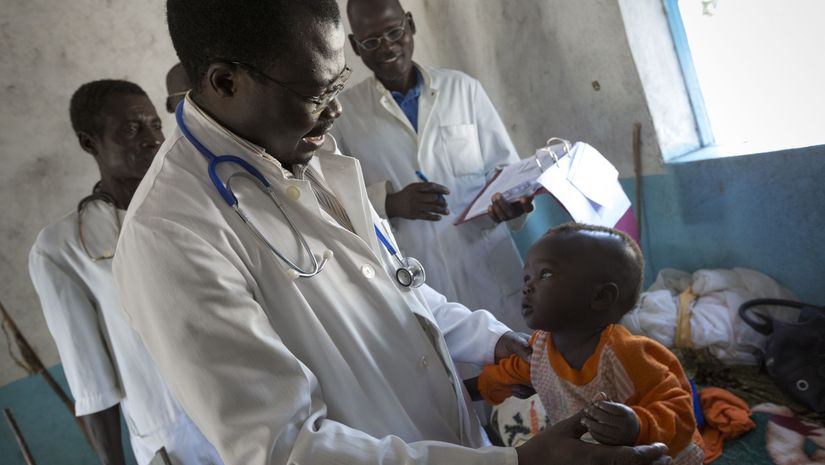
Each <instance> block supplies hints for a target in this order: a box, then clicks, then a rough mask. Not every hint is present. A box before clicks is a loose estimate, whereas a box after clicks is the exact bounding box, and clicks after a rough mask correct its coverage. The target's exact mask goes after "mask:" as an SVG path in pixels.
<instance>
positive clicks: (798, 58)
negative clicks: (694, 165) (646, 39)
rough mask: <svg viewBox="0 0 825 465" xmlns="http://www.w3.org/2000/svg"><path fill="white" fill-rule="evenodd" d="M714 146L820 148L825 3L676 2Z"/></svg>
mask: <svg viewBox="0 0 825 465" xmlns="http://www.w3.org/2000/svg"><path fill="white" fill-rule="evenodd" d="M678 3H679V11H680V13H681V16H682V21H683V23H684V26H685V31H686V34H687V40H688V45H689V47H690V54H691V56H692V58H693V64H694V67H695V70H696V75H697V77H698V80H699V86H700V88H701V93H702V97H703V99H704V103H705V108H706V110H707V115H708V119H709V120H710V125H711V128H712V131H713V137H714V139H715V143H716V144H718V145H728V144H730V145H738V144H747V145H767V146H774V147H802V146H807V145H819V144H823V143H825V0H678Z"/></svg>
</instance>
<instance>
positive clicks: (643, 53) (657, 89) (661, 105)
mask: <svg viewBox="0 0 825 465" xmlns="http://www.w3.org/2000/svg"><path fill="white" fill-rule="evenodd" d="M619 5H620V7H621V12H622V18H623V19H624V23H625V31H626V33H627V38H628V43H629V45H630V49H631V50H632V51H633V58H634V61H635V63H636V69H637V70H638V73H639V77H640V79H641V82H642V85H643V86H644V90H645V98H646V101H647V107H648V109H649V111H650V114H651V117H652V119H653V125H654V126H655V127H656V134H657V137H658V141H659V147H660V149H661V151H662V156H663V158H664V159H672V158H673V157H674V156H678V155H682V154H684V153H685V152H687V151H689V150H693V149H696V148H698V147H699V134H698V132H697V128H696V122H695V120H694V118H693V109H692V107H691V106H690V101H689V99H688V94H687V88H686V87H685V82H684V78H683V77H682V70H681V68H680V67H679V61H678V59H677V56H676V48H675V46H674V45H673V39H672V37H671V35H670V28H669V26H668V23H667V20H666V13H665V7H664V2H663V1H662V0H619Z"/></svg>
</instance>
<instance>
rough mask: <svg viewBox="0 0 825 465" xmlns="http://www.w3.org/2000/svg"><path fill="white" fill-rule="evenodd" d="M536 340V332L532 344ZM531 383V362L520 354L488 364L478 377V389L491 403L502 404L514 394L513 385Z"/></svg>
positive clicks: (531, 340)
mask: <svg viewBox="0 0 825 465" xmlns="http://www.w3.org/2000/svg"><path fill="white" fill-rule="evenodd" d="M535 340H536V334H533V336H532V337H531V338H530V345H533V342H534V341H535ZM516 384H525V385H528V386H529V385H530V362H527V361H525V360H524V359H523V358H521V357H519V356H518V355H511V356H509V357H507V358H505V359H504V360H501V361H499V362H498V363H497V364H495V365H487V366H485V367H484V370H482V372H481V374H480V375H479V377H478V390H479V392H480V393H481V396H482V397H484V400H486V401H487V402H489V403H491V404H500V403H502V402H504V400H505V399H507V398H508V397H510V396H511V395H512V388H511V386H513V385H516Z"/></svg>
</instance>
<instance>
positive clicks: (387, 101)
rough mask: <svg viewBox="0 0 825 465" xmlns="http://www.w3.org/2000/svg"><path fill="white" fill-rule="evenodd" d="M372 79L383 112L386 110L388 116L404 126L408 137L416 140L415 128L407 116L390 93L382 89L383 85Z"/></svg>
mask: <svg viewBox="0 0 825 465" xmlns="http://www.w3.org/2000/svg"><path fill="white" fill-rule="evenodd" d="M372 79H373V80H374V81H375V82H374V85H375V91H376V92H377V93H378V102H379V103H380V104H381V106H382V107H383V108H384V110H386V111H387V112H388V113H389V114H390V116H392V117H393V118H395V119H397V120H398V122H399V123H401V125H403V126H404V128H405V129H406V130H407V132H409V133H410V135H412V136H413V138H417V137H418V136H417V134H416V133H415V128H413V127H412V124H411V123H410V120H408V119H407V115H405V114H404V110H402V109H401V107H400V106H398V102H396V101H395V99H394V98H392V94H391V93H390V91H389V90H387V89H386V88H385V87H384V85H383V84H381V82H379V81H378V79H375V77H373V78H372ZM419 111H420V110H419Z"/></svg>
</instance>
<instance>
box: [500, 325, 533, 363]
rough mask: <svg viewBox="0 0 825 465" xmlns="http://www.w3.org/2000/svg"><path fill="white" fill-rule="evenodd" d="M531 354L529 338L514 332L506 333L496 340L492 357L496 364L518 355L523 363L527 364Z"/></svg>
mask: <svg viewBox="0 0 825 465" xmlns="http://www.w3.org/2000/svg"><path fill="white" fill-rule="evenodd" d="M532 353H533V348H532V347H530V336H528V335H526V334H523V333H517V332H515V331H507V332H506V333H504V334H502V335H501V337H500V338H498V341H497V342H496V348H495V349H494V351H493V356H494V357H495V362H496V363H498V362H499V361H501V360H504V359H505V358H507V357H509V356H511V355H518V356H519V357H521V358H523V359H524V361H525V362H529V361H530V354H532Z"/></svg>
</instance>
